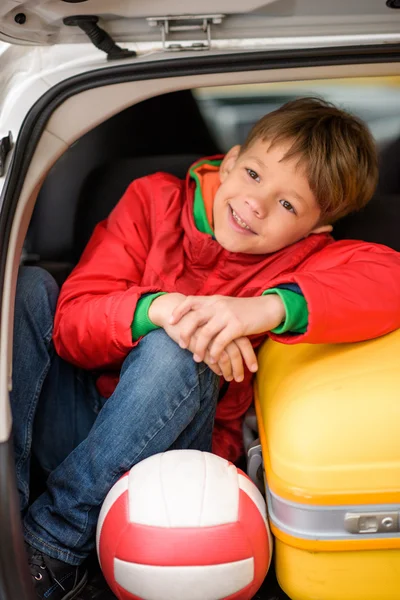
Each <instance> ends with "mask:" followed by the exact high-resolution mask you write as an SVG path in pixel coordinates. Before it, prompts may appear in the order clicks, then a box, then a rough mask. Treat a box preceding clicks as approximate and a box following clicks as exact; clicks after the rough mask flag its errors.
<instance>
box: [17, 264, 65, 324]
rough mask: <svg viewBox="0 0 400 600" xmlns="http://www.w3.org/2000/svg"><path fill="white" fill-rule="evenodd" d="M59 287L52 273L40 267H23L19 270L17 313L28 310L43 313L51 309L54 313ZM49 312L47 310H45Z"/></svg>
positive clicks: (33, 312) (32, 312)
mask: <svg viewBox="0 0 400 600" xmlns="http://www.w3.org/2000/svg"><path fill="white" fill-rule="evenodd" d="M58 294H59V287H58V285H57V283H56V281H55V279H54V278H53V276H52V275H50V273H48V272H47V271H45V270H44V269H42V268H40V267H21V268H20V269H19V272H18V280H17V290H16V297H15V313H16V315H18V314H20V313H21V311H23V312H25V311H27V312H28V313H29V314H30V315H32V314H35V313H38V314H39V315H40V314H42V311H43V309H48V308H49V309H50V312H51V314H53V315H54V312H55V309H56V304H57V299H58ZM45 312H47V311H45Z"/></svg>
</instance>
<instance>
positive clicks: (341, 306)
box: [271, 241, 400, 344]
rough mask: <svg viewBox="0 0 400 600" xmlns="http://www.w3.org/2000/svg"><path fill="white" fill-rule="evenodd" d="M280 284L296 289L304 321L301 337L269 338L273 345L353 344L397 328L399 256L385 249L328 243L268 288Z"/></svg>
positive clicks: (354, 243) (399, 321)
mask: <svg viewBox="0 0 400 600" xmlns="http://www.w3.org/2000/svg"><path fill="white" fill-rule="evenodd" d="M282 283H294V284H297V285H298V286H299V287H300V289H301V291H302V293H303V294H304V298H305V300H306V302H307V307H308V311H309V321H308V327H307V331H306V332H305V333H304V334H300V335H293V334H292V335H290V334H282V335H279V336H275V335H274V334H271V337H272V338H274V339H276V340H277V341H280V342H284V343H287V344H294V343H299V342H306V343H313V344H317V343H342V342H357V341H363V340H367V339H371V338H375V337H379V336H381V335H384V334H386V333H389V332H391V331H394V330H395V329H398V328H399V327H400V253H398V252H395V251H394V250H391V249H390V248H387V247H386V246H382V245H379V244H370V243H366V242H358V241H340V242H335V243H332V244H331V245H329V246H327V247H326V248H324V249H323V250H321V251H319V252H318V253H316V254H315V255H314V256H312V257H311V258H309V259H308V260H307V261H306V262H305V263H304V264H303V265H302V266H301V267H300V268H299V269H298V270H297V271H296V272H294V273H292V274H289V275H288V274H287V273H286V274H285V275H284V276H283V277H281V278H276V279H275V280H274V281H272V282H271V286H279V285H280V284H282Z"/></svg>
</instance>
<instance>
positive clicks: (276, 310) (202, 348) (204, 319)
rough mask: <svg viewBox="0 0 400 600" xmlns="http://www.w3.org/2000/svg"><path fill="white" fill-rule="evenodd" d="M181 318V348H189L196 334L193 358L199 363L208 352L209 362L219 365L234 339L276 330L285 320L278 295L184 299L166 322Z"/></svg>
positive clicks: (178, 320)
mask: <svg viewBox="0 0 400 600" xmlns="http://www.w3.org/2000/svg"><path fill="white" fill-rule="evenodd" d="M183 318H184V319H185V322H184V323H182V326H181V328H180V340H179V345H180V346H181V348H188V347H189V345H190V343H191V339H192V337H193V336H194V335H195V334H196V342H195V346H194V351H193V354H194V359H195V360H196V361H199V362H201V361H202V360H204V357H205V353H206V350H208V352H209V354H210V357H211V361H213V360H214V361H215V362H219V360H220V357H221V354H222V352H223V350H224V348H226V346H227V345H228V344H229V343H230V342H232V341H233V340H236V339H238V338H241V337H247V336H249V335H254V334H257V333H264V332H266V331H270V330H271V329H274V328H275V327H277V326H278V325H279V324H280V323H281V322H282V321H283V320H284V318H285V307H284V305H283V302H282V300H281V299H280V298H279V296H278V295H277V294H271V295H268V296H259V297H256V298H231V297H228V296H187V297H186V299H185V300H184V301H183V302H182V303H181V304H179V305H178V306H176V307H175V308H174V310H173V312H172V316H171V319H170V321H169V323H170V325H176V324H177V323H179V322H180V321H181V319H183Z"/></svg>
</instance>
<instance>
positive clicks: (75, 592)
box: [62, 571, 88, 600]
mask: <svg viewBox="0 0 400 600" xmlns="http://www.w3.org/2000/svg"><path fill="white" fill-rule="evenodd" d="M87 582H88V572H87V571H86V573H85V574H84V575H83V577H82V579H81V580H80V582H79V583H78V585H77V587H76V588H74V589H73V590H71V591H70V592H68V594H67V595H66V596H63V597H62V600H72V599H73V598H76V596H77V595H78V594H79V593H80V592H81V591H82V590H83V588H84V587H85V585H86V584H87Z"/></svg>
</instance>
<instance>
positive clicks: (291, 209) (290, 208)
mask: <svg viewBox="0 0 400 600" xmlns="http://www.w3.org/2000/svg"><path fill="white" fill-rule="evenodd" d="M279 202H280V203H281V204H282V206H283V208H285V209H286V210H288V211H289V212H292V213H294V214H296V211H295V209H294V207H293V205H292V204H290V202H289V201H288V200H279Z"/></svg>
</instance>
